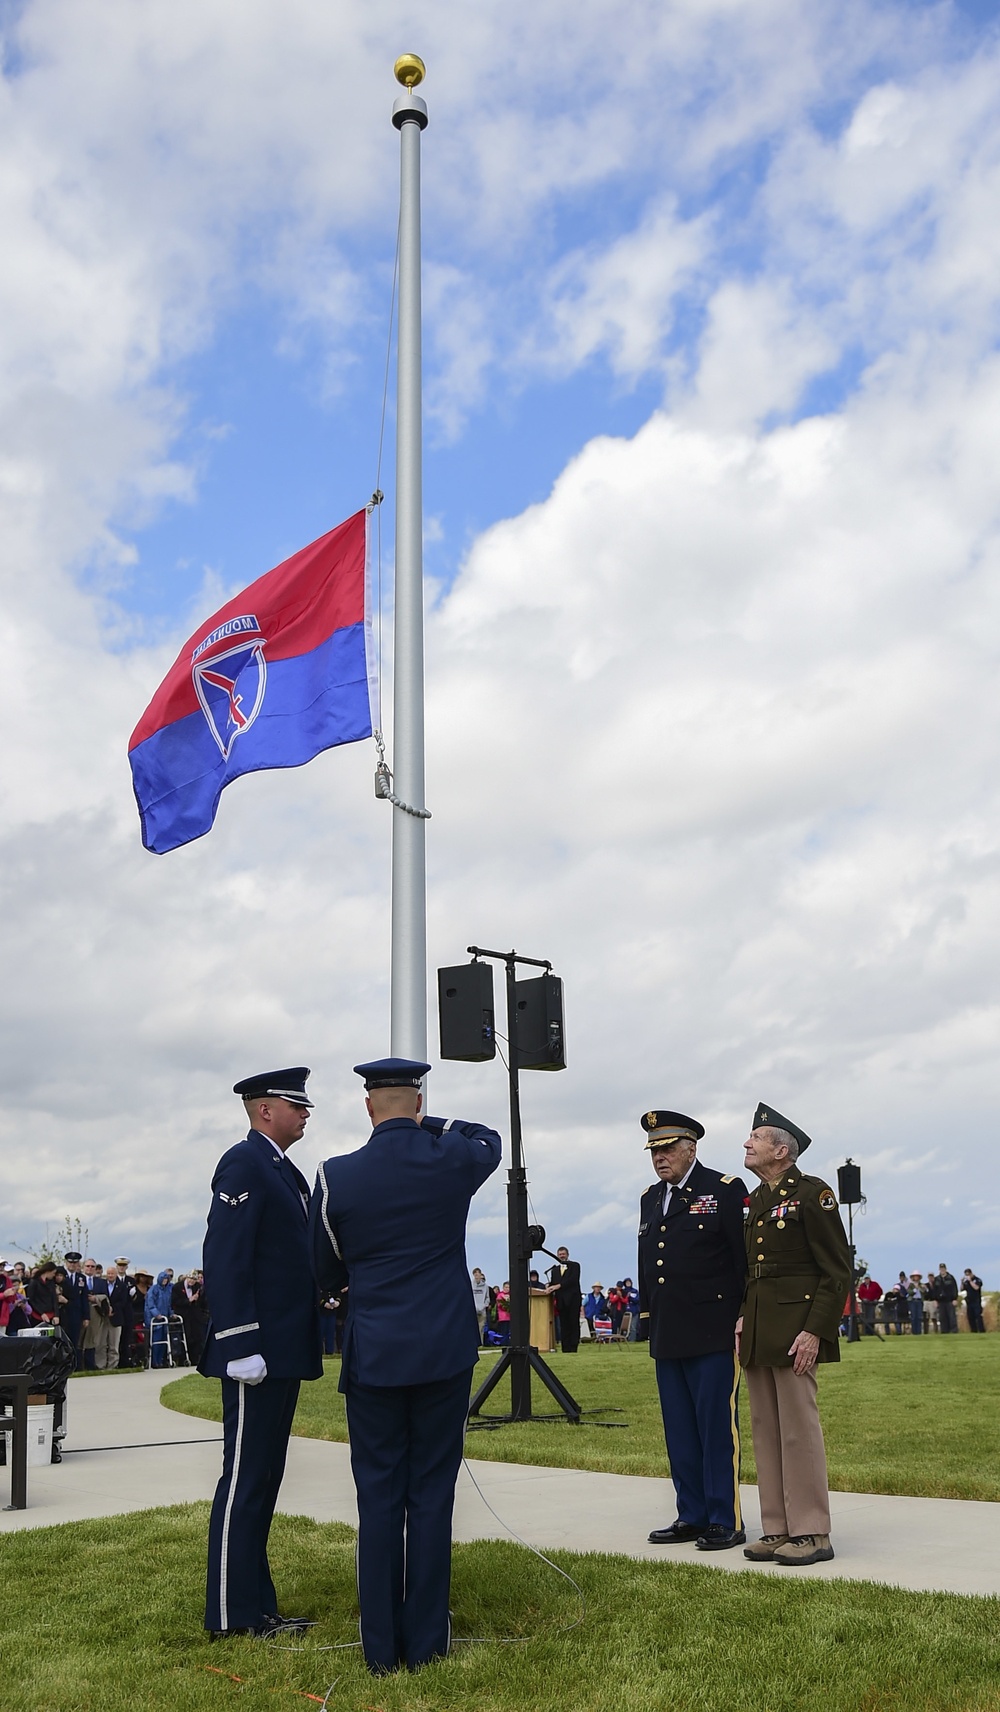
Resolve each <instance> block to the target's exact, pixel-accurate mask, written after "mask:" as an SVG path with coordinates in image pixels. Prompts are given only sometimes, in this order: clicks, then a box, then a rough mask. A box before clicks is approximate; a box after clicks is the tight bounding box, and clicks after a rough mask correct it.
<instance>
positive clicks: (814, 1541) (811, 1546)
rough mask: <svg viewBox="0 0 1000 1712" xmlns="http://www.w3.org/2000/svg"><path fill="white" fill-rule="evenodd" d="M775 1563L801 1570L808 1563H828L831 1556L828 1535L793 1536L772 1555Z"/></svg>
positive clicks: (831, 1551)
mask: <svg viewBox="0 0 1000 1712" xmlns="http://www.w3.org/2000/svg"><path fill="white" fill-rule="evenodd" d="M772 1556H773V1559H774V1562H775V1563H783V1564H785V1566H786V1567H787V1568H790V1569H803V1568H804V1567H805V1565H806V1564H808V1563H828V1562H829V1560H830V1558H832V1556H833V1547H832V1545H831V1544H830V1536H829V1534H793V1535H792V1537H791V1539H789V1540H787V1541H786V1543H785V1544H784V1545H783V1546H778V1548H777V1550H776V1551H775V1552H774V1553H773V1554H772Z"/></svg>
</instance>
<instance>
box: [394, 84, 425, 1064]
mask: <svg viewBox="0 0 1000 1712" xmlns="http://www.w3.org/2000/svg"><path fill="white" fill-rule="evenodd" d="M395 70H396V76H397V78H398V80H399V82H400V83H402V84H403V86H404V88H405V89H406V93H405V95H401V96H400V97H399V99H398V100H397V101H396V103H395V105H394V107H393V110H392V122H393V124H394V125H395V126H396V128H397V130H398V131H399V155H400V183H399V337H398V346H397V382H396V597H395V628H394V638H393V646H394V660H393V714H392V723H393V745H392V765H393V773H394V778H393V786H394V793H395V795H396V796H397V797H398V798H399V800H400V801H401V802H404V803H407V804H409V805H410V807H412V808H418V809H422V808H423V807H424V555H423V528H424V518H423V457H422V418H421V341H420V133H421V131H422V130H423V129H424V127H425V125H426V124H427V106H426V103H425V102H424V101H423V100H422V99H421V97H420V96H419V95H415V94H414V93H413V88H414V85H415V84H417V83H419V82H420V81H421V80H422V78H423V73H424V67H423V64H422V62H421V61H420V60H419V59H418V58H417V56H416V55H415V54H404V55H403V56H402V58H401V59H399V60H397V62H396V67H395ZM389 1005H390V1029H389V1035H390V1040H389V1050H390V1052H391V1053H392V1055H393V1057H398V1058H416V1059H424V1060H426V1057H427V885H426V876H425V860H424V822H423V820H421V819H420V818H418V817H417V816H416V815H413V814H407V813H406V812H405V810H404V809H401V808H397V807H396V806H395V805H393V810H392V946H391V952H390V969H389Z"/></svg>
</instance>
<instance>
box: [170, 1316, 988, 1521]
mask: <svg viewBox="0 0 1000 1712" xmlns="http://www.w3.org/2000/svg"><path fill="white" fill-rule="evenodd" d="M842 1354H843V1360H842V1361H841V1362H840V1363H839V1365H831V1366H829V1367H824V1368H821V1369H820V1409H821V1412H822V1416H823V1424H824V1428H825V1432H826V1446H827V1455H828V1458H829V1467H830V1485H831V1486H832V1487H833V1488H834V1489H835V1490H837V1491H840V1492H887V1493H901V1494H905V1495H910V1496H913V1497H921V1498H984V1499H990V1500H997V1499H1000V1384H998V1380H1000V1337H996V1336H986V1337H971V1336H959V1337H924V1338H912V1339H911V1338H891V1339H886V1341H885V1343H881V1342H879V1341H877V1340H876V1339H874V1338H868V1339H865V1341H864V1342H862V1343H860V1344H855V1345H852V1346H851V1347H850V1348H849V1349H848V1348H845V1349H843V1351H842ZM547 1359H549V1361H550V1363H551V1366H552V1368H553V1371H554V1372H556V1373H557V1374H558V1375H559V1377H560V1378H561V1379H562V1380H563V1381H564V1383H565V1384H566V1385H568V1386H569V1388H570V1391H571V1392H572V1393H573V1395H574V1396H575V1397H576V1399H577V1401H578V1402H579V1403H580V1404H581V1405H582V1406H583V1407H584V1408H586V1409H597V1410H599V1411H602V1413H601V1414H599V1416H598V1417H597V1419H599V1420H606V1421H624V1422H627V1430H624V1431H623V1430H620V1429H617V1428H613V1429H611V1430H609V1429H608V1428H607V1427H602V1426H598V1425H595V1424H594V1419H593V1418H590V1417H585V1419H584V1422H583V1423H582V1424H581V1425H580V1426H579V1427H572V1426H570V1425H568V1424H567V1423H566V1422H564V1421H555V1422H544V1421H540V1422H531V1423H530V1424H526V1425H524V1426H517V1427H501V1428H499V1429H497V1430H496V1431H495V1432H476V1433H470V1435H469V1438H468V1441H467V1453H468V1455H469V1456H470V1457H484V1458H488V1459H490V1460H493V1461H500V1462H531V1463H539V1464H542V1465H544V1466H547V1467H553V1468H592V1469H598V1470H601V1471H604V1472H607V1473H611V1474H654V1475H656V1474H664V1473H665V1472H666V1460H665V1451H664V1447H663V1427H662V1424H661V1421H660V1410H659V1403H658V1401H657V1396H656V1384H655V1379H654V1373H653V1364H652V1362H651V1361H650V1359H649V1356H648V1354H647V1353H646V1349H645V1347H644V1346H643V1345H641V1344H640V1345H631V1346H620V1345H619V1346H616V1347H613V1348H594V1347H591V1348H587V1347H586V1346H584V1347H582V1348H581V1349H580V1352H579V1354H578V1355H559V1354H557V1355H553V1356H551V1357H549V1358H547ZM491 1360H492V1358H491V1357H489V1356H486V1357H484V1358H483V1360H482V1361H480V1363H479V1366H478V1368H477V1369H476V1378H475V1382H474V1383H475V1384H477V1385H478V1384H479V1383H481V1380H482V1378H483V1376H484V1375H485V1374H486V1373H487V1372H488V1371H489V1366H490V1362H491ZM339 1376H340V1364H339V1362H338V1361H335V1360H334V1361H328V1362H327V1363H326V1372H325V1374H324V1377H323V1378H322V1379H321V1380H318V1381H317V1382H316V1383H315V1384H308V1385H303V1387H302V1392H301V1396H300V1401H299V1407H298V1411H297V1413H296V1417H295V1427H294V1431H295V1432H296V1433H300V1434H301V1435H302V1436H303V1437H305V1438H326V1439H339V1440H346V1438H347V1427H346V1422H345V1419H344V1399H343V1397H342V1396H341V1395H340V1393H339V1392H338V1390H337V1380H338V1378H339ZM503 1389H504V1388H503V1386H502V1385H501V1386H498V1387H497V1390H496V1391H495V1392H494V1394H493V1396H492V1397H491V1398H490V1400H489V1404H488V1408H490V1409H491V1410H493V1411H494V1412H496V1413H500V1412H501V1411H502V1409H503V1408H505V1407H509V1401H510V1392H509V1387H508V1388H507V1392H506V1396H503V1397H502V1394H503ZM162 1397H163V1401H164V1403H166V1404H167V1405H168V1406H169V1407H170V1408H173V1409H178V1410H180V1411H181V1413H186V1414H191V1415H203V1416H205V1418H206V1419H208V1420H213V1421H218V1420H221V1418H222V1412H221V1408H220V1397H219V1385H218V1382H217V1381H216V1380H210V1379H202V1378H201V1377H200V1376H199V1375H198V1374H190V1375H188V1376H187V1377H186V1378H184V1379H180V1380H178V1381H176V1382H175V1383H174V1384H172V1385H168V1386H166V1388H165V1389H164V1391H163V1393H162ZM501 1397H502V1401H501ZM533 1398H534V1406H535V1407H536V1408H538V1409H547V1408H549V1407H551V1406H553V1405H551V1401H550V1399H549V1398H548V1393H547V1392H544V1391H543V1390H542V1388H541V1386H539V1385H537V1382H533ZM741 1399H742V1401H743V1416H744V1431H743V1478H744V1480H748V1481H754V1480H756V1478H757V1476H756V1470H755V1467H754V1461H753V1447H752V1444H751V1439H750V1430H749V1419H748V1415H749V1411H748V1409H747V1408H746V1404H745V1395H744V1393H742V1392H741ZM615 1409H620V1410H622V1411H623V1412H622V1413H620V1414H615V1413H613V1412H612V1411H613V1410H615Z"/></svg>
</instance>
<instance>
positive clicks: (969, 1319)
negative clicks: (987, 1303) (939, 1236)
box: [847, 1260, 986, 1337]
mask: <svg viewBox="0 0 1000 1712" xmlns="http://www.w3.org/2000/svg"><path fill="white" fill-rule="evenodd" d="M861 1270H862V1277H861V1280H860V1282H859V1284H858V1286H857V1297H858V1311H859V1314H860V1318H861V1330H862V1333H863V1334H865V1335H866V1336H868V1337H874V1336H875V1335H876V1334H877V1331H878V1328H879V1327H880V1326H882V1327H884V1328H885V1332H886V1335H893V1334H894V1335H895V1336H897V1337H902V1336H903V1334H904V1332H907V1331H908V1332H910V1333H911V1335H912V1336H914V1337H918V1336H920V1335H922V1334H923V1333H925V1332H957V1331H958V1329H959V1321H958V1315H959V1309H960V1307H961V1308H964V1310H965V1319H966V1324H967V1326H968V1328H969V1331H970V1332H985V1330H986V1326H985V1323H984V1321H983V1281H982V1279H981V1278H979V1277H977V1276H976V1274H975V1273H974V1272H973V1271H972V1268H971V1267H969V1266H967V1267H966V1268H965V1271H964V1272H963V1274H962V1280H961V1283H959V1282H958V1280H957V1279H956V1278H955V1276H954V1274H953V1273H951V1272H949V1270H948V1268H947V1266H946V1264H945V1262H944V1261H943V1260H942V1262H941V1264H940V1265H939V1267H938V1269H937V1271H936V1272H928V1273H927V1275H926V1277H922V1276H921V1274H920V1273H919V1272H901V1273H900V1274H899V1277H898V1278H897V1279H896V1282H895V1283H894V1284H890V1285H889V1286H888V1288H887V1289H885V1290H883V1288H882V1286H881V1284H880V1283H879V1282H878V1280H877V1279H876V1278H873V1277H872V1276H871V1274H870V1273H869V1272H868V1269H867V1267H865V1266H864V1263H863V1262H862V1263H861ZM847 1311H848V1314H849V1313H850V1303H848V1305H847Z"/></svg>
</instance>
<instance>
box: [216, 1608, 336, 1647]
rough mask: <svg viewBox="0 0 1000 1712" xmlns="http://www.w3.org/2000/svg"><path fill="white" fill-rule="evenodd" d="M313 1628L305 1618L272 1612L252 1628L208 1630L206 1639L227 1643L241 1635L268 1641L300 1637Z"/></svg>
mask: <svg viewBox="0 0 1000 1712" xmlns="http://www.w3.org/2000/svg"><path fill="white" fill-rule="evenodd" d="M314 1626H315V1625H314V1624H313V1623H311V1622H310V1621H309V1619H308V1618H307V1617H279V1616H278V1613H277V1612H276V1611H274V1612H271V1613H269V1614H268V1616H266V1617H262V1618H261V1620H260V1622H259V1623H256V1624H254V1625H253V1627H252V1628H251V1627H246V1628H242V1629H209V1631H208V1638H209V1640H210V1641H228V1640H229V1639H230V1638H231V1637H232V1636H234V1635H242V1636H244V1637H247V1636H249V1638H250V1639H251V1640H255V1641H268V1640H270V1639H271V1638H272V1637H273V1636H276V1635H302V1634H304V1633H305V1631H306V1630H307V1629H311V1628H313V1627H314Z"/></svg>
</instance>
